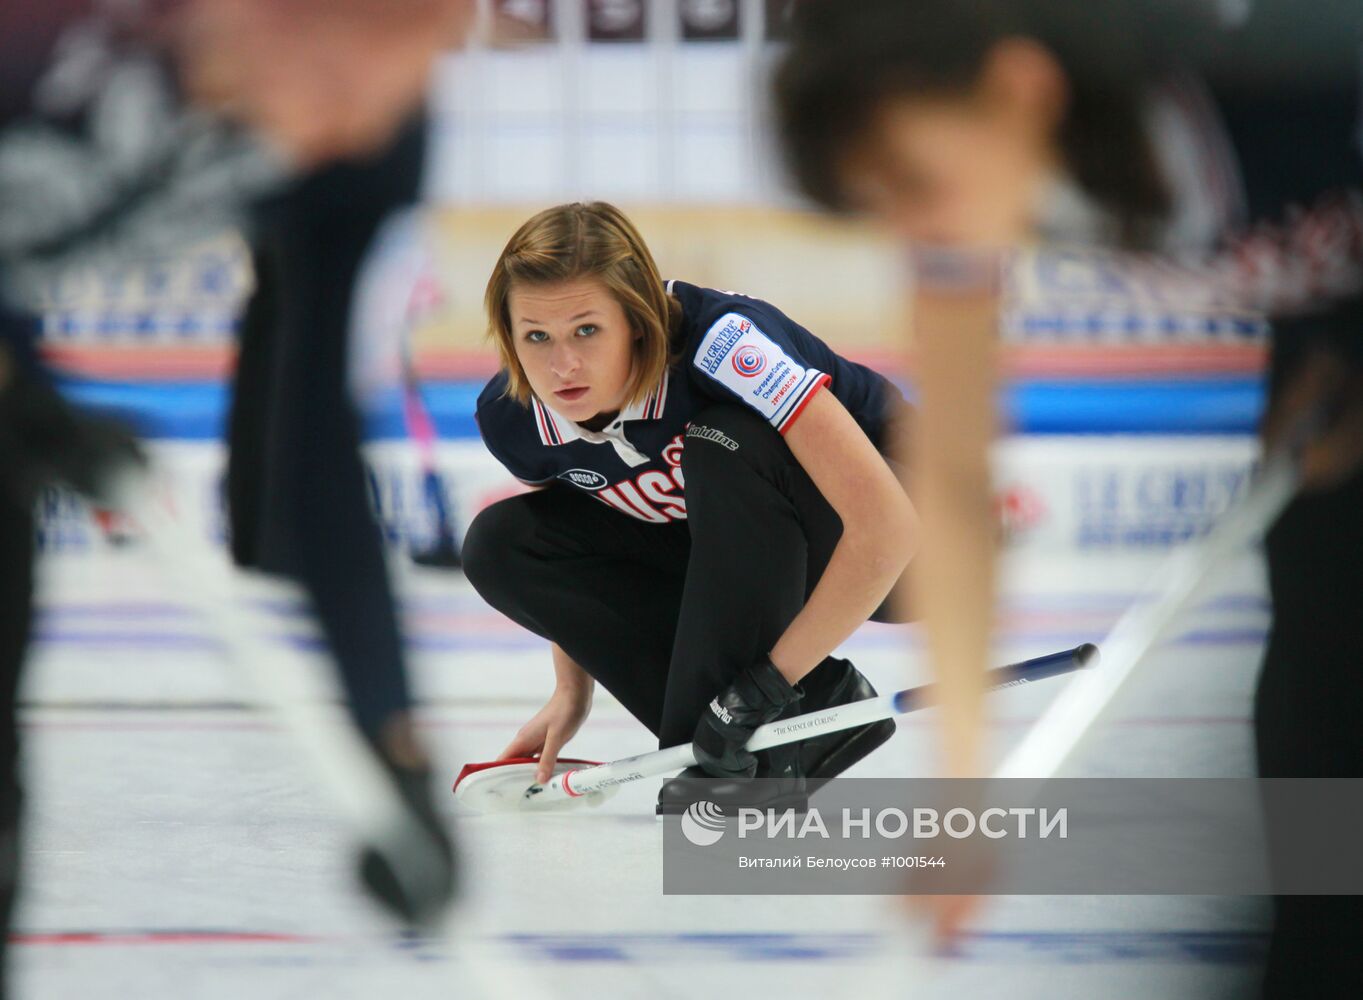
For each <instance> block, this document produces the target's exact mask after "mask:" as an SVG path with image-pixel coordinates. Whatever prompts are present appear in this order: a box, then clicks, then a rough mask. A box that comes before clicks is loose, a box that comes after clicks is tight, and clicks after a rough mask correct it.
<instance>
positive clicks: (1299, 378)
mask: <svg viewBox="0 0 1363 1000" xmlns="http://www.w3.org/2000/svg"><path fill="white" fill-rule="evenodd" d="M1303 421H1306V422H1307V426H1305V427H1303ZM1262 433H1263V439H1264V446H1265V448H1267V449H1272V448H1275V447H1278V446H1281V445H1284V444H1286V445H1287V446H1289V447H1292V446H1297V447H1299V448H1300V458H1299V471H1300V475H1301V484H1302V489H1304V490H1319V489H1328V488H1330V487H1331V486H1335V485H1337V484H1338V483H1340V482H1342V481H1344V480H1345V479H1347V478H1348V477H1349V476H1350V475H1351V474H1353V473H1354V472H1355V471H1357V470H1358V469H1359V468H1360V466H1363V371H1360V370H1359V369H1358V368H1356V367H1353V366H1351V365H1349V364H1347V363H1346V362H1344V361H1343V360H1341V359H1340V358H1339V357H1337V356H1336V355H1334V354H1332V353H1330V352H1328V351H1319V352H1317V353H1315V354H1313V355H1311V356H1310V357H1309V358H1307V359H1306V361H1305V362H1303V364H1302V365H1301V367H1300V368H1299V369H1298V370H1297V371H1296V372H1295V373H1294V374H1293V376H1292V378H1291V379H1290V381H1289V382H1288V383H1287V385H1286V386H1285V387H1284V388H1283V390H1282V391H1281V392H1280V393H1278V396H1277V398H1276V399H1275V400H1274V402H1273V405H1272V407H1271V408H1270V410H1269V412H1268V414H1267V416H1266V417H1265V419H1264V425H1263V429H1262ZM1303 434H1304V435H1305V438H1304V440H1302V441H1298V442H1294V441H1290V440H1288V439H1289V438H1290V437H1294V436H1299V435H1303Z"/></svg>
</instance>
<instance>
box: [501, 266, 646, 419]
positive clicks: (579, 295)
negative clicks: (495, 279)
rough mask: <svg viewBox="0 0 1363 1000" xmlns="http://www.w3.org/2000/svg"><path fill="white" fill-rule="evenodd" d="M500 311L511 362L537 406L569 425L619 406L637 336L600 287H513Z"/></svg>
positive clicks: (582, 282)
mask: <svg viewBox="0 0 1363 1000" xmlns="http://www.w3.org/2000/svg"><path fill="white" fill-rule="evenodd" d="M507 304H508V309H509V312H510V316H511V335H512V338H513V340H514V342H515V347H516V358H517V360H519V361H520V363H521V367H522V368H523V369H524V370H525V376H526V379H527V380H528V381H529V382H530V388H531V389H532V390H534V393H535V395H536V396H538V397H539V398H540V400H541V401H542V402H544V403H546V404H547V405H548V406H550V407H552V408H553V409H554V410H555V411H556V412H558V413H561V414H563V415H564V416H565V417H567V418H568V419H569V420H572V421H574V422H576V423H584V422H587V421H590V420H591V419H592V418H593V417H595V416H598V415H600V414H609V413H614V412H616V411H618V410H620V409H621V408H622V407H623V406H624V398H625V390H626V388H627V387H628V385H629V380H630V376H631V375H632V374H633V370H634V342H635V341H636V340H638V339H639V337H638V335H637V334H636V333H635V332H634V331H633V330H631V329H630V325H629V320H628V319H627V318H626V316H625V310H624V309H623V308H622V307H621V305H620V303H619V302H618V301H616V298H615V296H614V295H612V294H611V293H610V292H609V291H608V290H607V288H606V286H605V285H603V284H602V283H601V282H600V281H598V280H597V279H595V278H575V279H573V280H571V281H563V282H557V283H554V284H548V285H513V286H512V288H511V293H510V295H509V296H508V300H507Z"/></svg>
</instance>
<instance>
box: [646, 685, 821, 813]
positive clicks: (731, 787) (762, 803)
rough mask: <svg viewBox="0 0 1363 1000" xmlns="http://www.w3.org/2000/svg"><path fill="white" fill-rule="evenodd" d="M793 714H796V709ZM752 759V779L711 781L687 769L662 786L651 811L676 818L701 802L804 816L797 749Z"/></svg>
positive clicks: (700, 770) (782, 749)
mask: <svg viewBox="0 0 1363 1000" xmlns="http://www.w3.org/2000/svg"><path fill="white" fill-rule="evenodd" d="M793 714H799V709H798V707H796V709H795V712H794V713H793ZM755 756H756V757H757V774H756V775H755V776H754V777H752V778H715V777H711V776H710V775H709V774H707V773H706V772H705V769H704V768H702V767H700V766H699V765H695V766H692V767H688V768H687V769H686V770H684V771H682V772H681V773H680V774H678V775H677V776H676V777H675V778H669V779H668V780H667V781H664V782H663V787H662V788H660V789H659V790H658V806H657V809H656V810H655V811H656V812H657V814H658V815H659V816H676V815H679V814H681V813H684V812H686V809H687V807H688V806H690V805H691V804H692V803H693V802H702V801H704V802H713V803H715V805H718V806H721V807H727V808H730V809H740V808H744V809H762V810H767V809H774V810H775V811H776V812H784V811H785V810H787V809H794V810H795V811H796V812H804V811H805V810H806V809H808V808H809V793H808V791H807V790H806V787H805V779H804V775H803V774H801V773H800V754H799V748H798V746H796V745H792V746H788V747H786V746H781V747H772V748H771V749H770V750H760V751H758V752H757V753H756V755H755Z"/></svg>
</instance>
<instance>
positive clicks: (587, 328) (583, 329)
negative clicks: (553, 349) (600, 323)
mask: <svg viewBox="0 0 1363 1000" xmlns="http://www.w3.org/2000/svg"><path fill="white" fill-rule="evenodd" d="M577 332H578V335H579V336H582V337H590V336H591V335H592V334H594V333H595V332H596V326H595V325H594V324H592V323H583V324H582V325H581V326H579V327H578V328H577Z"/></svg>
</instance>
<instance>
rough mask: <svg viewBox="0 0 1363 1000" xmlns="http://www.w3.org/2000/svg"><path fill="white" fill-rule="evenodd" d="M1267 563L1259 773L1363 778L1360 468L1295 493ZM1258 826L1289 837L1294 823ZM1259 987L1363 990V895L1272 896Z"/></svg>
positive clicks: (1314, 992) (1320, 993)
mask: <svg viewBox="0 0 1363 1000" xmlns="http://www.w3.org/2000/svg"><path fill="white" fill-rule="evenodd" d="M1268 567H1269V584H1270V587H1271V590H1272V594H1273V628H1272V632H1271V634H1270V635H1269V641H1268V649H1267V651H1266V652H1265V655H1264V663H1263V672H1262V674H1261V675H1260V678H1259V687H1258V690H1257V692H1256V695H1255V704H1254V723H1255V741H1256V751H1257V755H1258V764H1259V774H1260V776H1262V777H1265V778H1357V777H1360V776H1363V474H1356V475H1355V476H1353V478H1352V479H1351V480H1350V481H1349V482H1348V483H1346V484H1344V485H1343V486H1341V487H1340V488H1338V489H1334V490H1330V491H1329V492H1324V493H1316V494H1309V495H1306V496H1303V497H1300V498H1298V499H1297V500H1295V501H1294V502H1293V503H1292V504H1291V506H1290V507H1289V508H1288V509H1287V510H1286V511H1285V512H1284V514H1283V516H1282V518H1281V519H1280V520H1279V522H1278V523H1277V524H1276V525H1275V526H1274V528H1273V530H1272V531H1271V532H1270V533H1269V536H1268ZM1266 832H1267V833H1268V836H1269V838H1270V842H1274V841H1281V842H1288V841H1287V838H1288V837H1289V836H1290V832H1291V831H1288V830H1276V829H1274V828H1273V827H1271V826H1270V828H1269V829H1268V830H1267V831H1266ZM1264 995H1265V996H1266V997H1270V998H1274V1000H1277V998H1284V1000H1285V998H1289V997H1291V998H1296V997H1311V998H1313V1000H1317V998H1334V997H1338V998H1340V1000H1343V998H1345V997H1348V998H1351V1000H1356V998H1357V997H1360V996H1363V896H1277V897H1275V898H1274V927H1273V936H1272V939H1271V941H1270V945H1269V957H1268V966H1267V969H1266V971H1265V979H1264Z"/></svg>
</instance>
